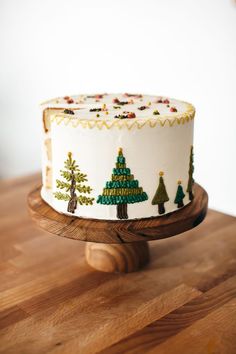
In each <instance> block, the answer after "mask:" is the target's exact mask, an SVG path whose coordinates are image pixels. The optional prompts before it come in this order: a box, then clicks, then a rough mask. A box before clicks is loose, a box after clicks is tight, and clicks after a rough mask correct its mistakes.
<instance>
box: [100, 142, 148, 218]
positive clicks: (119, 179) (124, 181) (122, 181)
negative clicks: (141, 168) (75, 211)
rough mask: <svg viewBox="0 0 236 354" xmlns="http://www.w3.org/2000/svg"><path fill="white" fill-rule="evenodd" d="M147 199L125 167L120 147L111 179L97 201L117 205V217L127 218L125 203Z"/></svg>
mask: <svg viewBox="0 0 236 354" xmlns="http://www.w3.org/2000/svg"><path fill="white" fill-rule="evenodd" d="M147 199H148V196H147V194H146V193H145V192H144V191H143V188H141V187H139V182H138V180H135V179H134V176H133V175H132V174H131V172H130V169H129V168H127V167H126V162H125V157H124V156H123V152H122V149H121V148H120V149H119V151H118V156H117V160H116V167H115V168H113V173H112V176H111V181H108V182H106V186H105V188H104V189H103V193H102V195H99V196H98V199H97V203H100V204H105V205H117V218H118V219H128V213H127V204H133V203H139V202H143V201H144V200H147Z"/></svg>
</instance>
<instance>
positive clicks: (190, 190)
mask: <svg viewBox="0 0 236 354" xmlns="http://www.w3.org/2000/svg"><path fill="white" fill-rule="evenodd" d="M193 172H194V165H193V146H191V148H190V157H189V170H188V186H187V190H186V192H187V193H188V195H189V200H193V197H194V195H193V185H194V179H193Z"/></svg>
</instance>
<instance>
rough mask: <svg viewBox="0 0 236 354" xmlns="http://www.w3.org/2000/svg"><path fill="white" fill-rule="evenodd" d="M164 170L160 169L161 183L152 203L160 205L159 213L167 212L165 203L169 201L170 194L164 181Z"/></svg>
mask: <svg viewBox="0 0 236 354" xmlns="http://www.w3.org/2000/svg"><path fill="white" fill-rule="evenodd" d="M163 175H164V172H162V171H160V172H159V185H158V188H157V190H156V193H155V195H154V197H153V200H152V204H153V205H158V213H159V214H164V213H165V212H166V210H165V203H166V202H168V200H169V196H168V194H167V192H166V186H165V183H164V179H163Z"/></svg>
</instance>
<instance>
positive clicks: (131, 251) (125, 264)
mask: <svg viewBox="0 0 236 354" xmlns="http://www.w3.org/2000/svg"><path fill="white" fill-rule="evenodd" d="M85 256H86V260H87V263H88V264H89V265H90V266H91V267H93V268H95V269H97V270H100V271H102V272H115V273H130V272H135V271H137V270H139V269H141V268H143V267H144V266H145V265H146V264H147V263H148V262H149V246H148V243H147V242H145V241H142V242H133V243H124V244H121V245H120V244H115V243H111V244H106V243H95V242H87V243H86V246H85Z"/></svg>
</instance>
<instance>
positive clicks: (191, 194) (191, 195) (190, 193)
mask: <svg viewBox="0 0 236 354" xmlns="http://www.w3.org/2000/svg"><path fill="white" fill-rule="evenodd" d="M188 195H189V200H193V197H194V196H193V192H192V191H190V192H189V193H188Z"/></svg>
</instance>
